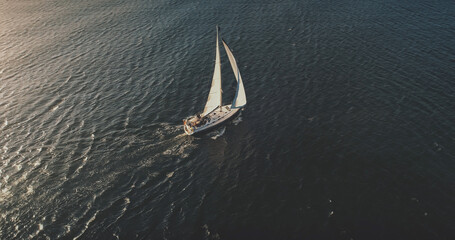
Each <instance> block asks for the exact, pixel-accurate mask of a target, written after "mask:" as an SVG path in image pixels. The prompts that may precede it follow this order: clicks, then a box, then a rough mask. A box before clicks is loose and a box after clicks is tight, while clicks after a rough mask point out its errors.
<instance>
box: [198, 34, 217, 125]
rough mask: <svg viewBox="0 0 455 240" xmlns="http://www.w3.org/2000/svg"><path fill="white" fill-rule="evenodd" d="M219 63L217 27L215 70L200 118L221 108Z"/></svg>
mask: <svg viewBox="0 0 455 240" xmlns="http://www.w3.org/2000/svg"><path fill="white" fill-rule="evenodd" d="M221 94H222V92H221V63H220V47H219V44H218V27H217V28H216V57H215V70H214V71H213V78H212V87H211V88H210V92H209V96H208V98H207V103H206V104H205V107H204V111H203V112H202V116H205V115H207V114H208V113H210V112H212V111H213V110H215V109H216V108H217V107H219V106H221V103H222V102H221V101H222V96H221Z"/></svg>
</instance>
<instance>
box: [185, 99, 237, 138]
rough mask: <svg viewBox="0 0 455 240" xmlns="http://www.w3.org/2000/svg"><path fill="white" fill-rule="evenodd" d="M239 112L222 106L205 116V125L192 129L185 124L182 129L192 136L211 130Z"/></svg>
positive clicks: (228, 106)
mask: <svg viewBox="0 0 455 240" xmlns="http://www.w3.org/2000/svg"><path fill="white" fill-rule="evenodd" d="M239 110H240V108H234V109H231V105H225V106H222V107H221V108H217V109H215V110H213V111H212V112H211V113H209V114H207V115H206V116H205V117H206V118H207V122H206V123H205V124H202V125H200V126H193V127H192V126H190V124H189V123H186V124H184V125H183V129H184V130H185V133H186V134H188V135H193V134H196V133H200V132H203V131H207V130H209V129H213V128H215V127H217V126H219V125H220V124H222V123H223V122H225V121H226V120H228V119H230V118H231V117H232V116H234V115H235V114H236V113H237V112H238V111H239Z"/></svg>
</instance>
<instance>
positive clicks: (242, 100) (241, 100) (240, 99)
mask: <svg viewBox="0 0 455 240" xmlns="http://www.w3.org/2000/svg"><path fill="white" fill-rule="evenodd" d="M223 45H224V49H226V53H227V55H228V57H229V62H230V63H231V67H232V71H234V75H235V79H236V80H237V91H236V93H235V97H234V101H233V102H232V106H231V108H240V107H243V106H245V104H246V95H245V88H244V87H243V81H242V76H241V75H240V70H239V68H238V66H237V62H236V61H235V58H234V55H232V52H231V50H230V49H229V47H228V45H227V44H226V42H224V40H223Z"/></svg>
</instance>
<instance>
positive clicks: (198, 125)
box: [183, 26, 246, 135]
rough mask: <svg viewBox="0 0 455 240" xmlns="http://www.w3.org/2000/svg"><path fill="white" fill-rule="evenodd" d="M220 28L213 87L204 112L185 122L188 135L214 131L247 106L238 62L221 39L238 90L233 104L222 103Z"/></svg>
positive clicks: (184, 127) (217, 29) (184, 125)
mask: <svg viewBox="0 0 455 240" xmlns="http://www.w3.org/2000/svg"><path fill="white" fill-rule="evenodd" d="M218 32H219V28H218V26H217V28H216V55H215V69H214V71H213V77H212V85H211V87H210V92H209V96H208V98H207V103H206V104H205V107H204V110H203V111H202V113H200V114H196V115H195V116H191V117H188V118H186V119H184V120H183V129H184V130H185V133H186V134H188V135H193V134H196V133H200V132H205V131H208V130H210V129H213V128H215V127H217V126H219V125H220V124H222V123H223V122H225V121H227V120H229V119H230V118H232V117H233V116H235V115H236V113H238V112H239V110H240V109H242V108H243V107H244V106H245V105H246V95H245V88H244V87H243V80H242V76H241V75H240V71H239V68H238V66H237V62H236V60H235V58H234V55H233V54H232V51H231V49H230V48H229V47H228V45H227V44H226V42H225V41H224V40H223V39H221V41H222V43H223V46H224V49H225V50H226V54H227V56H228V58H229V62H230V64H231V67H232V71H233V72H234V76H235V80H236V81H237V89H236V92H235V96H234V100H233V101H232V104H228V105H223V103H222V93H223V91H222V89H221V61H220V47H219V40H218V35H219V34H218Z"/></svg>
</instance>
